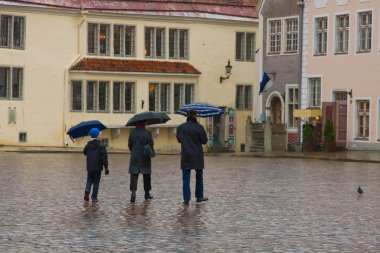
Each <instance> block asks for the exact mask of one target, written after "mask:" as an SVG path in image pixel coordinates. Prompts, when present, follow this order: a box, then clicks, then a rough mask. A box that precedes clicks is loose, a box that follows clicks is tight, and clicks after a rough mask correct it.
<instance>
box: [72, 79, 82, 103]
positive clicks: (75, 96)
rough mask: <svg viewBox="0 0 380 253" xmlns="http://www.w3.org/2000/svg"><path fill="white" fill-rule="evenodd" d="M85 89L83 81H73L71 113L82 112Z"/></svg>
mask: <svg viewBox="0 0 380 253" xmlns="http://www.w3.org/2000/svg"><path fill="white" fill-rule="evenodd" d="M82 98H83V89H82V81H77V80H73V81H71V111H82V110H83V105H82Z"/></svg>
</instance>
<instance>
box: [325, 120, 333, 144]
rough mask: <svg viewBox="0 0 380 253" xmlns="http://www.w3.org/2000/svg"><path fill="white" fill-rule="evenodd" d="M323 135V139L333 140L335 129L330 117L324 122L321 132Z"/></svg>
mask: <svg viewBox="0 0 380 253" xmlns="http://www.w3.org/2000/svg"><path fill="white" fill-rule="evenodd" d="M323 136H324V137H325V141H326V142H329V141H335V129H334V124H333V122H332V121H331V120H330V119H327V120H326V122H325V129H324V132H323Z"/></svg>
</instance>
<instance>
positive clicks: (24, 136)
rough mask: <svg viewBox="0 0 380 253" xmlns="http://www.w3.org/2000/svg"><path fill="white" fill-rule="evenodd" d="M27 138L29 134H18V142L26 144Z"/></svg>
mask: <svg viewBox="0 0 380 253" xmlns="http://www.w3.org/2000/svg"><path fill="white" fill-rule="evenodd" d="M26 137H27V134H26V133H23V132H22V133H19V134H18V141H19V142H26Z"/></svg>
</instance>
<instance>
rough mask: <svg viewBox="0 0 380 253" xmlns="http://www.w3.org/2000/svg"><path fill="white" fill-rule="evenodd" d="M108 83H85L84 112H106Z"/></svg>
mask: <svg viewBox="0 0 380 253" xmlns="http://www.w3.org/2000/svg"><path fill="white" fill-rule="evenodd" d="M108 89H109V88H108V82H105V81H99V82H97V81H87V90H86V110H87V111H88V112H107V111H108V100H109V99H108V97H109V96H108V93H109V92H108Z"/></svg>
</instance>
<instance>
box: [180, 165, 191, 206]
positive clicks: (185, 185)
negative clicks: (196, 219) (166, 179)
mask: <svg viewBox="0 0 380 253" xmlns="http://www.w3.org/2000/svg"><path fill="white" fill-rule="evenodd" d="M190 175H191V170H190V169H188V170H186V169H182V192H183V201H184V204H188V203H189V201H190V198H191V191H190Z"/></svg>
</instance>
